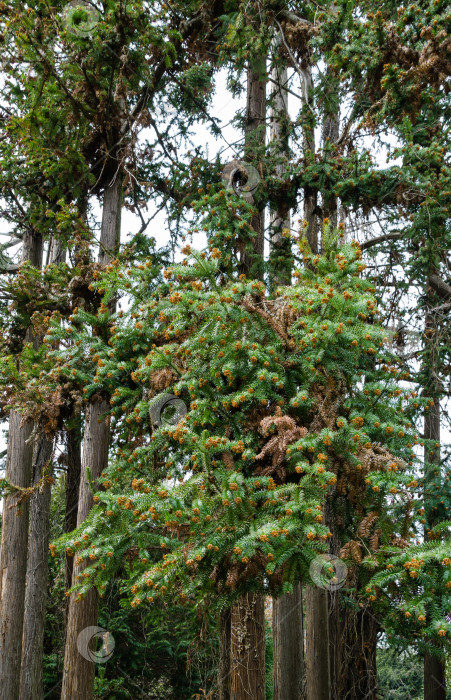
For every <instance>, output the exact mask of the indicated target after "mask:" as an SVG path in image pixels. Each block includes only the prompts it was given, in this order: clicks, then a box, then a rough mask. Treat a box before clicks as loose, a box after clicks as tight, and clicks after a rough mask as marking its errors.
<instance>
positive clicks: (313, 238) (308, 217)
mask: <svg viewBox="0 0 451 700" xmlns="http://www.w3.org/2000/svg"><path fill="white" fill-rule="evenodd" d="M312 93H313V77H312V68H311V66H308V67H307V68H305V69H304V85H303V102H304V113H305V116H306V120H305V124H304V126H303V140H304V154H305V156H304V157H305V158H306V162H307V163H309V162H314V159H315V130H314V125H313V122H312V120H311V119H309V118H308V117H309V116H310V115H309V112H308V105H309V104H310V99H311V96H312ZM317 207H318V190H317V189H316V188H313V187H305V188H304V219H305V221H306V222H307V242H308V244H309V246H310V249H311V251H312V252H313V253H317V252H318V220H317Z"/></svg>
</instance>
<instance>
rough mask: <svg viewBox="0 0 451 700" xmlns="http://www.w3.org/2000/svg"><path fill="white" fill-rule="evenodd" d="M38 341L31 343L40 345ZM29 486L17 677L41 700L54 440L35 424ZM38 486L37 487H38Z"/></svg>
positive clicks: (55, 253)
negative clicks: (18, 671) (24, 576)
mask: <svg viewBox="0 0 451 700" xmlns="http://www.w3.org/2000/svg"><path fill="white" fill-rule="evenodd" d="M64 258H65V251H64V249H63V247H62V245H61V241H60V240H59V239H58V238H55V237H53V238H52V239H51V240H50V242H49V245H48V251H47V264H48V262H51V263H55V264H58V263H60V262H63V260H64ZM41 341H42V339H41V338H35V339H34V342H35V343H36V344H38V343H39V344H40V343H41ZM37 431H39V435H38V436H37V437H35V442H34V449H33V465H32V484H33V486H34V487H35V488H36V490H35V491H34V492H33V494H32V496H31V498H30V525H29V532H28V562H27V575H26V589H25V613H24V625H23V636H22V665H21V675H20V697H21V698H22V697H24V698H25V697H26V698H30V700H38V699H39V698H41V697H42V695H43V692H44V689H43V672H42V659H43V654H44V626H45V611H46V605H47V590H48V548H49V537H50V503H51V495H52V486H51V481H49V480H47V478H46V477H51V475H52V469H51V468H50V469H49V468H48V465H49V461H50V460H51V458H52V452H53V442H54V441H53V438H52V437H49V436H48V435H46V434H45V433H44V431H43V429H42V426H41V427H40V426H39V425H38V424H37V425H35V428H34V432H37ZM39 484H40V487H39V488H37V486H38V485H39Z"/></svg>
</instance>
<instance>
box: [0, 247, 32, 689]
mask: <svg viewBox="0 0 451 700" xmlns="http://www.w3.org/2000/svg"><path fill="white" fill-rule="evenodd" d="M22 261H23V262H25V261H29V262H31V264H32V265H34V266H35V267H37V268H40V267H41V264H42V238H41V237H40V236H37V235H32V234H28V233H27V234H25V235H24V240H23V251H22ZM26 340H27V341H28V342H31V341H33V340H34V339H33V337H32V335H31V332H30V331H28V332H27V336H26ZM32 429H33V426H32V423H31V421H23V420H22V416H21V415H20V414H19V413H18V412H17V411H14V410H13V411H11V413H10V417H9V434H8V449H7V457H6V470H5V478H6V479H7V480H8V481H9V482H10V483H11V484H14V485H15V486H20V487H28V486H30V482H31V464H32V459H33V446H32V445H31V443H30V438H31V433H32ZM17 503H18V496H17V495H10V496H7V497H6V498H5V499H4V502H3V522H2V542H1V553H0V600H1V609H0V688H1V692H2V694H3V697H4V698H8V700H15V699H16V698H18V697H19V682H20V664H21V656H22V628H23V619H24V605H25V577H26V571H27V541H28V519H29V503H28V501H27V500H25V501H23V502H22V504H21V506H20V508H17Z"/></svg>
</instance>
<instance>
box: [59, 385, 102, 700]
mask: <svg viewBox="0 0 451 700" xmlns="http://www.w3.org/2000/svg"><path fill="white" fill-rule="evenodd" d="M108 410H109V403H108V401H106V400H105V399H103V398H102V397H100V396H95V397H94V398H93V400H92V401H90V403H89V404H88V407H87V411H86V424H85V436H84V443H83V461H82V471H81V478H80V491H79V501H78V514H77V527H79V526H80V525H81V524H82V523H83V521H84V520H85V518H86V517H87V516H88V514H89V512H90V510H91V508H92V506H93V505H94V501H93V496H92V493H91V489H90V488H89V483H88V477H87V473H86V468H89V469H90V470H91V473H92V478H93V480H95V479H98V478H99V476H100V474H101V473H102V471H103V469H104V468H105V466H106V464H107V460H108V437H109V430H108V420H107V419H106V418H105V414H106V413H108ZM84 568H86V564H85V563H84V562H83V563H81V564H77V563H74V567H73V575H72V583H73V584H75V583H77V582H78V581H79V580H80V578H81V574H82V572H83V570H84ZM97 608H98V594H97V591H96V590H94V589H92V590H90V591H89V593H87V595H86V596H85V597H84V598H83V599H82V600H80V599H79V598H78V597H77V593H75V592H73V593H72V594H71V596H70V602H69V615H68V623H67V632H66V648H65V655H64V670H63V687H62V692H61V698H62V699H64V700H71V699H73V700H88V699H89V698H92V694H93V687H94V674H95V667H94V663H93V662H92V661H90V660H89V659H86V658H85V657H84V656H83V655H82V654H81V653H79V651H78V648H77V640H78V636H79V634H80V632H82V630H84V629H85V628H86V627H91V626H95V625H96V624H97Z"/></svg>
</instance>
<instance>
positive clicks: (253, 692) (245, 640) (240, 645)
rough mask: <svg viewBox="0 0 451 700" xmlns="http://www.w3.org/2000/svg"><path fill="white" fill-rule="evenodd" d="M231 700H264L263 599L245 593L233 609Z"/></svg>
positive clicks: (260, 596) (259, 596) (253, 594)
mask: <svg viewBox="0 0 451 700" xmlns="http://www.w3.org/2000/svg"><path fill="white" fill-rule="evenodd" d="M231 618H232V624H231V628H232V629H231V641H230V651H231V654H230V659H231V663H230V667H231V668H230V671H231V673H230V697H231V700H251V699H252V700H265V697H266V691H265V685H266V678H265V605H264V598H263V596H262V595H256V594H255V593H246V595H243V596H242V597H241V598H240V600H239V601H238V602H237V603H236V604H235V605H234V606H233V607H232V613H231Z"/></svg>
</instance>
